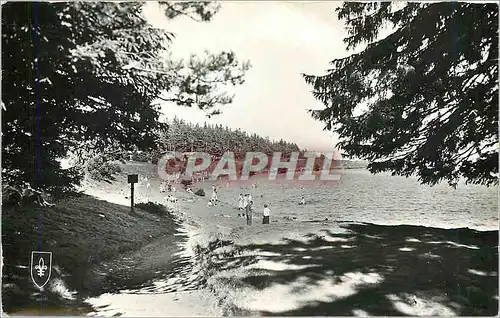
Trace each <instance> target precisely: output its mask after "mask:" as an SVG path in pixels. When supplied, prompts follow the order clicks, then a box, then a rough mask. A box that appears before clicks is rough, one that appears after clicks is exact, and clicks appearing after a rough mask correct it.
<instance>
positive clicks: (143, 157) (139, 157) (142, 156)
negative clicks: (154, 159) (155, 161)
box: [132, 151, 151, 162]
mask: <svg viewBox="0 0 500 318" xmlns="http://www.w3.org/2000/svg"><path fill="white" fill-rule="evenodd" d="M132 160H133V161H137V162H149V161H150V160H151V155H150V154H148V153H147V152H144V151H135V152H133V153H132Z"/></svg>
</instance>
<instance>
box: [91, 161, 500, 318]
mask: <svg viewBox="0 0 500 318" xmlns="http://www.w3.org/2000/svg"><path fill="white" fill-rule="evenodd" d="M125 169H127V170H125ZM125 169H124V170H125V171H127V173H136V172H140V173H141V175H142V176H143V177H144V176H147V178H148V179H147V181H146V182H147V183H148V184H149V187H147V186H146V183H144V184H142V186H141V187H140V188H139V190H138V191H137V197H138V201H139V202H141V201H153V202H158V203H162V204H166V205H167V206H168V207H169V209H170V211H172V212H173V213H174V214H175V215H176V216H177V217H178V218H179V219H180V220H182V222H183V228H184V231H185V234H186V241H185V243H183V246H182V252H181V253H183V256H185V257H187V258H189V259H190V262H191V265H190V266H187V267H188V268H189V270H186V271H185V272H184V273H183V274H182V275H180V276H177V277H173V278H171V279H170V280H162V279H159V280H158V281H157V282H156V285H154V286H149V287H147V288H144V289H143V290H142V291H137V290H136V291H126V290H125V291H122V292H120V293H118V294H114V295H111V294H106V295H101V296H100V297H97V298H93V299H89V300H88V302H89V303H90V304H92V305H93V307H94V308H100V307H102V310H99V311H97V312H94V313H91V315H106V316H112V315H114V314H117V313H120V314H122V315H124V316H125V315H126V316H133V315H148V316H156V315H162V316H170V315H187V316H197V315H204V316H217V315H281V314H286V315H290V314H291V315H304V314H305V315H310V314H313V313H316V314H317V312H316V311H315V310H316V309H314V308H316V307H314V306H313V305H312V304H322V303H324V304H325V305H323V306H327V305H326V304H331V306H333V307H330V305H328V306H327V307H325V308H324V309H321V310H323V311H322V313H323V314H325V315H330V314H332V313H335V314H338V313H339V312H340V313H342V314H345V315H357V316H359V315H360V316H363V315H372V314H384V313H387V312H392V314H408V315H445V316H446V315H455V314H457V313H460V312H466V313H469V314H472V313H475V312H476V313H479V312H483V313H484V312H490V311H491V310H494V308H495V306H494V303H495V302H496V298H494V297H496V295H497V294H498V289H497V288H496V287H495V284H494V279H491V278H490V277H496V275H497V268H496V267H495V265H494V264H495V259H496V257H498V256H497V255H498V254H495V252H494V249H495V246H497V245H498V240H497V239H496V241H495V240H493V241H491V242H489V241H485V240H491V239H492V238H495V237H496V236H495V234H494V233H493V234H482V233H483V232H477V231H472V230H468V229H462V230H460V231H459V232H457V231H455V230H444V229H443V230H440V229H433V228H426V227H415V226H397V225H396V226H383V225H380V226H379V225H373V224H366V223H363V222H343V221H337V220H334V219H323V218H322V217H317V218H313V217H311V216H310V214H308V215H305V214H303V215H301V214H300V210H298V209H299V208H298V207H297V208H295V211H293V210H291V209H289V211H288V215H289V216H292V215H296V217H295V219H294V218H291V217H288V218H285V216H286V215H284V214H285V212H283V211H284V210H280V209H278V208H274V209H273V210H272V211H276V212H275V213H274V214H272V216H271V224H269V225H263V224H261V223H262V222H261V214H260V210H259V209H258V208H257V209H256V213H255V216H254V222H253V225H252V226H247V225H246V220H245V219H244V218H239V217H238V216H237V214H238V211H237V209H236V206H237V197H238V194H239V193H252V195H253V197H254V200H255V202H256V206H257V207H258V206H261V205H263V204H264V203H265V202H268V200H269V199H268V198H266V195H269V190H268V189H265V188H259V187H257V188H252V187H251V183H248V184H247V185H241V184H240V185H239V186H229V187H227V186H226V183H225V182H218V183H214V182H210V181H206V182H204V183H201V184H196V185H194V186H193V188H194V189H197V188H203V189H204V191H205V193H206V196H204V197H201V196H197V195H193V194H190V193H188V192H186V191H177V192H174V193H171V195H174V196H175V197H176V198H177V199H178V202H177V203H165V200H164V197H165V194H162V193H160V192H159V183H160V180H158V179H157V178H155V171H154V169H155V167H154V166H151V165H142V164H131V165H129V166H128V167H127V168H125ZM120 178H122V179H123V180H120ZM124 178H125V175H124V174H122V175H121V176H118V179H117V182H114V183H113V184H111V185H105V186H101V187H99V188H95V187H93V188H88V189H87V190H86V193H88V194H92V195H95V196H97V197H100V198H102V199H110V200H116V201H115V202H116V203H118V201H120V200H121V201H120V203H121V204H124V205H126V204H128V201H127V199H125V197H122V198H121V199H120V197H119V196H113V195H110V194H116V193H124V192H125V193H126V190H127V186H128V185H127V184H126V183H125V182H124ZM214 184H215V185H216V186H218V187H219V194H218V196H219V199H220V202H219V204H218V205H217V206H215V207H208V206H207V202H208V200H209V198H210V195H211V188H212V186H213V185H214ZM178 188H179V187H178ZM122 190H123V192H122ZM288 191H290V193H292V194H291V195H292V197H298V195H299V194H298V193H299V192H297V194H293V192H292V191H294V190H288ZM297 191H300V190H297ZM266 199H267V200H266ZM296 212H299V213H298V214H297V213H296ZM273 221H274V222H273ZM291 229H293V230H291ZM458 233H461V234H460V236H457V235H458ZM484 233H487V232H484ZM488 233H489V232H488ZM487 242H488V243H487ZM485 243H487V244H486V245H484V244H485ZM417 251H418V253H417ZM415 253H416V254H415ZM475 255H476V256H475ZM479 255H482V256H480V257H481V259H482V260H479V259H478V258H477V257H478V256H479ZM200 256H201V257H200ZM457 257H458V259H461V261H460V262H461V263H463V262H466V263H463V266H465V267H467V268H461V267H460V265H459V264H458V265H457V264H456V260H457ZM460 262H459V263H460ZM416 263H417V264H418V263H420V265H419V266H418V267H415V268H420V269H422V270H423V268H430V271H429V272H425V274H424V272H422V271H421V270H414V269H412V268H413V266H414V264H416ZM446 264H449V265H446ZM465 264H469V265H465ZM450 266H452V268H456V270H451V271H446V270H445V271H444V272H443V269H445V268H450ZM474 267H476V268H474ZM443 275H445V276H446V277H445V278H444V282H445V286H448V287H444V286H442V285H440V284H439V283H438V284H437V285H436V282H435V280H436V279H439V278H442V277H443ZM174 276H175V275H174ZM189 277H197V278H198V279H199V278H200V277H202V280H203V281H204V283H201V284H199V285H197V287H195V289H194V290H190V291H179V284H180V285H186V283H185V281H186V280H189ZM412 279H415V280H416V281H420V282H421V283H419V284H421V286H425V288H423V290H419V289H414V287H412V285H408V280H410V281H411V280H412ZM176 280H180V281H183V282H181V283H179V282H177V281H176ZM457 280H458V281H461V282H462V284H463V285H466V286H468V287H467V288H468V289H467V294H466V296H463V294H462V296H461V295H460V292H459V291H458V290H456V289H455V287H453V286H451V285H446V284H456V281H457ZM431 281H434V283H431ZM424 282H426V283H424ZM446 282H448V283H446ZM160 285H163V287H160ZM167 286H171V287H170V288H167ZM172 286H174V287H172ZM175 286H177V287H175ZM439 286H441V287H439ZM475 286H482V288H483V289H484V290H485V291H484V294H482V293H483V292H481V295H479V294H478V293H479V290H478V289H477V288H478V287H475ZM436 288H437V289H436ZM450 288H451V289H450ZM360 290H365V291H366V292H370V293H374V294H373V295H372V296H371V297H373V300H372V301H368V302H366V301H365V304H364V305H359V304H358V305H356V304H355V299H358V298H359V297H361V296H360V294H359V293H360ZM450 292H452V293H453V292H455V293H456V292H458V294H456V295H454V294H450ZM471 293H473V294H475V295H476V296H471V295H472V294H471ZM148 295H150V296H151V297H149V296H148ZM467 295H469V296H467ZM488 295H490V296H488ZM365 296H366V295H365ZM467 297H469V298H467ZM470 297H476V298H474V299H478V297H479V301H480V302H481V304H483V305H482V306H483V307H481V306H478V305H477V304H476V305H475V306H476V309H475V311H470V310H469V311H467V310H468V309H467V308H468V305H467V303H468V302H470V301H471V299H470ZM485 297H487V298H485ZM142 299H148V302H151V306H148V305H147V304H146V303H145V302H142ZM269 299H273V301H272V302H269ZM466 299H468V300H467V301H466ZM487 299H489V300H487ZM476 301H478V300H476ZM138 302H140V303H141V305H140V306H139V305H138V306H135V305H133V304H134V303H138ZM343 302H344V303H345V307H343V306H344V305H342V307H339V308H337V307H335V305H334V304H342V303H343ZM353 302H354V303H353ZM159 303H161V304H162V305H161V308H158V306H157V305H155V304H159ZM208 303H209V304H211V306H207V304H208ZM106 304H107V305H106ZM307 304H309V305H307ZM105 305H106V306H105ZM311 306H312V307H311ZM315 306H316V305H315ZM146 307H147V308H150V307H151V308H153V307H154V308H156V309H155V310H147V309H144V308H146ZM141 308H142V309H141ZM307 308H310V309H307ZM478 308H479V309H478ZM481 308H482V309H481Z"/></svg>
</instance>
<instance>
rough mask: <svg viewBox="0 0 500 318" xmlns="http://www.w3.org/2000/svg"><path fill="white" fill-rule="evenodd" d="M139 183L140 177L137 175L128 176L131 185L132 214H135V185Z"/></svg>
mask: <svg viewBox="0 0 500 318" xmlns="http://www.w3.org/2000/svg"><path fill="white" fill-rule="evenodd" d="M137 182H139V176H138V175H136V174H129V175H128V183H130V214H134V184H135V183H137Z"/></svg>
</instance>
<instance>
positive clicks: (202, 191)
mask: <svg viewBox="0 0 500 318" xmlns="http://www.w3.org/2000/svg"><path fill="white" fill-rule="evenodd" d="M194 194H196V195H198V196H200V197H204V196H205V190H203V189H198V190H196V192H195V193H194Z"/></svg>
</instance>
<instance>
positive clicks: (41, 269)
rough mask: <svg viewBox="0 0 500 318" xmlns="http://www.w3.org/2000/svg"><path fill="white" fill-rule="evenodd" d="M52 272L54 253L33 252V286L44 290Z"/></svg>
mask: <svg viewBox="0 0 500 318" xmlns="http://www.w3.org/2000/svg"><path fill="white" fill-rule="evenodd" d="M51 272H52V252H41V251H33V252H31V279H32V280H33V284H35V286H36V287H38V288H39V289H42V288H43V287H44V286H45V285H46V284H47V283H48V282H49V279H50V274H51Z"/></svg>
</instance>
